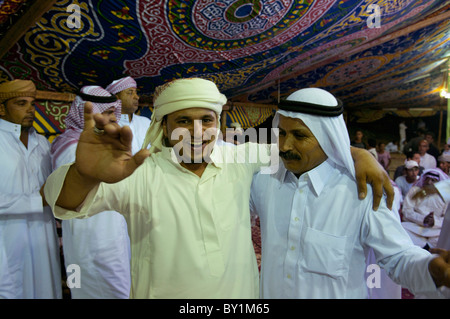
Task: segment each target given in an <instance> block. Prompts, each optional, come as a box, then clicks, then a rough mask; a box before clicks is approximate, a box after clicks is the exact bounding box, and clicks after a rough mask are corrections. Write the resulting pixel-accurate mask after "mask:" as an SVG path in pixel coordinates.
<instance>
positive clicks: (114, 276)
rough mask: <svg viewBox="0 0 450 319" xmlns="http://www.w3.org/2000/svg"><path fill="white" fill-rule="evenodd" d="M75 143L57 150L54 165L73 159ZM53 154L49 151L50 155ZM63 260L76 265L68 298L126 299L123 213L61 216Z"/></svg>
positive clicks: (127, 253)
mask: <svg viewBox="0 0 450 319" xmlns="http://www.w3.org/2000/svg"><path fill="white" fill-rule="evenodd" d="M76 149H77V144H71V145H69V147H67V148H66V149H65V150H63V151H61V152H57V154H58V156H57V157H56V158H55V159H54V163H55V164H56V166H55V168H54V169H57V168H58V167H60V166H61V165H64V164H67V163H72V162H74V161H75V152H76ZM52 156H53V155H52ZM61 225H62V234H63V235H62V239H63V251H64V263H65V266H66V269H67V268H68V267H69V266H70V265H77V266H79V267H80V272H81V276H80V280H81V285H80V286H75V287H72V288H71V290H70V291H71V298H72V299H127V298H128V297H129V294H130V286H131V274H130V255H131V253H130V239H129V237H128V231H127V223H126V221H125V219H124V218H123V216H122V215H121V214H119V213H117V212H114V211H105V212H102V213H100V214H97V215H95V216H92V217H91V218H85V219H76V218H74V219H70V220H63V221H62V223H61Z"/></svg>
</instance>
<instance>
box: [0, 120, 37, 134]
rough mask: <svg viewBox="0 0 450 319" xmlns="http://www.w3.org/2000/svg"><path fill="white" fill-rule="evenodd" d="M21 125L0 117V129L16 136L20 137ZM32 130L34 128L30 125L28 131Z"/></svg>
mask: <svg viewBox="0 0 450 319" xmlns="http://www.w3.org/2000/svg"><path fill="white" fill-rule="evenodd" d="M21 129H22V126H21V125H20V124H16V123H12V122H8V121H6V120H3V119H0V130H2V131H5V132H9V133H12V134H14V135H15V136H16V137H17V138H20V133H21ZM32 132H34V128H33V127H31V128H30V130H29V133H32Z"/></svg>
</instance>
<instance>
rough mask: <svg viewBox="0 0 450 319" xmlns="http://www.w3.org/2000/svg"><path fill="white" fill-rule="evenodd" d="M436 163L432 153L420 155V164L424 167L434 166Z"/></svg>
mask: <svg viewBox="0 0 450 319" xmlns="http://www.w3.org/2000/svg"><path fill="white" fill-rule="evenodd" d="M436 165H437V163H436V159H435V158H434V156H433V155H430V154H428V153H425V155H424V156H421V157H420V166H422V167H423V168H424V169H429V168H436Z"/></svg>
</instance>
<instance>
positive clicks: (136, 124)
mask: <svg viewBox="0 0 450 319" xmlns="http://www.w3.org/2000/svg"><path fill="white" fill-rule="evenodd" d="M106 91H108V92H109V93H111V94H113V95H115V96H116V97H117V98H118V99H119V100H120V101H121V102H122V116H121V117H120V121H119V125H120V126H125V125H127V126H129V127H130V129H131V132H132V133H133V141H132V142H131V151H132V152H133V154H136V153H137V152H138V151H139V150H140V149H141V147H142V144H143V143H144V138H145V134H146V132H147V130H148V127H149V126H150V120H149V119H148V118H147V117H145V116H140V115H137V114H136V113H135V112H136V111H137V109H138V107H139V95H138V94H137V83H136V81H135V80H134V79H133V78H132V77H131V76H127V77H124V78H121V79H118V80H115V81H113V82H112V83H111V84H109V85H108V86H107V87H106Z"/></svg>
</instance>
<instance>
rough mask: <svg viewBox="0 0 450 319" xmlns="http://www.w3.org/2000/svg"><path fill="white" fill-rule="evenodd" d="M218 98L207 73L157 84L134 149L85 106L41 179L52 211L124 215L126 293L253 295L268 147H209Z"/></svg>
mask: <svg viewBox="0 0 450 319" xmlns="http://www.w3.org/2000/svg"><path fill="white" fill-rule="evenodd" d="M225 103H226V98H225V96H224V95H223V94H221V93H220V92H219V90H218V88H217V87H216V85H215V84H214V83H213V82H211V81H208V80H203V79H198V78H193V79H180V80H175V81H172V82H170V83H167V84H165V85H163V86H161V87H159V88H157V90H156V92H155V97H154V112H153V114H152V120H151V124H150V127H149V130H148V132H147V138H146V140H145V142H144V148H143V149H142V150H141V151H139V152H138V153H137V154H136V155H135V156H131V152H130V142H131V139H132V134H131V131H130V129H129V128H128V127H127V126H125V127H123V128H120V127H118V126H117V125H114V124H107V123H106V122H105V121H104V119H103V118H102V117H101V116H100V115H98V114H96V115H95V118H93V116H92V114H91V112H90V110H89V108H87V109H86V111H85V129H84V132H83V133H82V135H81V137H80V140H79V143H78V148H77V158H76V161H75V163H74V164H73V165H70V166H69V165H68V166H63V167H61V168H59V169H58V170H57V171H55V172H54V173H53V174H52V176H51V177H50V178H49V179H48V180H47V183H46V187H45V195H46V199H47V201H48V202H49V203H50V205H51V206H52V207H54V209H55V215H56V216H58V218H62V219H68V218H74V217H89V216H90V215H93V214H96V213H98V212H100V211H104V210H116V211H119V212H121V213H122V214H123V215H124V216H125V218H126V220H127V224H128V229H129V235H130V240H131V278H132V284H131V293H130V297H131V298H257V297H258V292H259V290H258V281H259V273H258V267H257V263H256V258H255V252H254V249H253V243H252V240H251V225H250V212H249V206H248V203H249V198H250V185H251V181H252V178H253V175H254V174H255V173H256V172H257V171H259V170H260V168H261V167H262V166H263V165H264V164H265V163H264V161H263V159H268V156H267V155H268V150H269V146H268V145H261V146H258V145H256V144H254V143H245V144H242V145H238V146H236V147H227V146H223V147H221V146H217V145H215V140H216V136H214V134H217V132H218V130H219V127H220V119H219V116H220V113H221V111H222V106H223V105H224V104H225ZM94 125H95V126H94ZM148 144H150V145H151V148H150V150H148V149H146V146H147V145H148ZM254 152H256V153H254ZM258 152H260V153H258ZM149 154H151V156H150V157H148V156H149ZM275 154H276V155H278V154H277V153H275ZM249 155H251V156H252V159H254V160H253V161H251V160H250V157H249ZM258 155H261V156H259V157H258ZM147 157H148V158H147ZM277 158H278V157H277ZM365 159H366V160H368V161H370V160H373V157H372V156H371V155H370V154H369V153H367V157H366V158H365ZM372 163H373V162H372ZM371 168H372V169H373V167H371ZM375 171H376V172H375V175H378V174H379V172H381V169H378V167H377V169H375ZM366 172H367V171H366ZM372 173H373V170H372ZM383 174H384V173H383ZM363 175H364V176H365V175H366V174H363ZM383 176H384V175H383ZM364 186H365V182H364ZM378 186H379V187H380V189H381V183H380V184H379V185H378ZM388 191H389V189H388ZM81 204H82V205H81Z"/></svg>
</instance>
